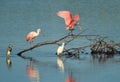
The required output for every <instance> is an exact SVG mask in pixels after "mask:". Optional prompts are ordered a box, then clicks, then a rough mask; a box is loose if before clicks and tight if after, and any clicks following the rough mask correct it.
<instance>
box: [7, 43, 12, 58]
mask: <svg viewBox="0 0 120 82" xmlns="http://www.w3.org/2000/svg"><path fill="white" fill-rule="evenodd" d="M11 52H12V45H11V44H9V46H8V48H7V50H6V55H7V56H10V54H11Z"/></svg>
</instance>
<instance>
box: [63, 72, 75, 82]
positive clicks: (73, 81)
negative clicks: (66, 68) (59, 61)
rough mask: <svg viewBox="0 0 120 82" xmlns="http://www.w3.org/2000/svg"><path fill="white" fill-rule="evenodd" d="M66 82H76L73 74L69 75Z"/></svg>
mask: <svg viewBox="0 0 120 82" xmlns="http://www.w3.org/2000/svg"><path fill="white" fill-rule="evenodd" d="M65 82H76V81H75V78H74V77H73V75H72V72H71V73H70V74H68V76H67V78H66V81H65Z"/></svg>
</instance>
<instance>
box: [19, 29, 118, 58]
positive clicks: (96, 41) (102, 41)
mask: <svg viewBox="0 0 120 82" xmlns="http://www.w3.org/2000/svg"><path fill="white" fill-rule="evenodd" d="M86 30H87V29H85V30H83V31H82V32H80V33H78V34H73V33H68V34H67V35H65V36H64V37H62V38H60V39H57V40H52V41H44V42H40V43H37V44H35V45H33V46H32V47H30V48H28V49H24V50H22V51H20V52H19V53H18V54H17V55H19V56H21V55H22V54H23V53H24V52H27V51H30V50H33V49H35V48H38V47H41V46H44V45H50V44H56V45H60V44H61V42H62V41H65V45H67V44H69V43H70V42H72V41H73V40H75V39H78V38H80V37H85V38H86V39H87V40H89V41H92V42H93V43H92V44H90V45H86V46H82V47H81V46H80V47H77V48H70V49H65V50H64V52H63V54H65V55H67V56H68V57H69V56H77V57H79V54H80V52H82V49H85V48H88V47H89V48H90V49H91V54H115V53H120V51H119V50H117V49H116V48H115V47H116V46H117V47H120V43H115V42H110V41H106V37H101V36H100V35H83V34H82V33H83V32H84V31H86ZM88 37H94V38H93V39H92V38H88Z"/></svg>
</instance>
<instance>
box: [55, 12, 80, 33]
mask: <svg viewBox="0 0 120 82" xmlns="http://www.w3.org/2000/svg"><path fill="white" fill-rule="evenodd" d="M57 15H58V16H59V17H61V18H64V20H65V24H66V29H67V30H71V31H72V30H73V29H74V27H75V26H76V25H78V26H79V27H80V24H79V23H76V21H78V20H80V16H79V14H76V15H75V16H72V14H71V12H70V11H58V12H57ZM80 29H81V27H80Z"/></svg>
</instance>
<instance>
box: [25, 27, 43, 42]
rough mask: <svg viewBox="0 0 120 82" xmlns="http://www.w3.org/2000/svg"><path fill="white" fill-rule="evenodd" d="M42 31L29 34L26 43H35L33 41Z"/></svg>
mask: <svg viewBox="0 0 120 82" xmlns="http://www.w3.org/2000/svg"><path fill="white" fill-rule="evenodd" d="M41 31H42V30H41V29H37V32H35V31H32V32H29V33H28V35H27V36H26V41H27V42H28V41H30V44H31V43H33V41H34V40H33V39H34V38H35V37H37V36H38V35H39V33H40V32H41Z"/></svg>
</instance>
